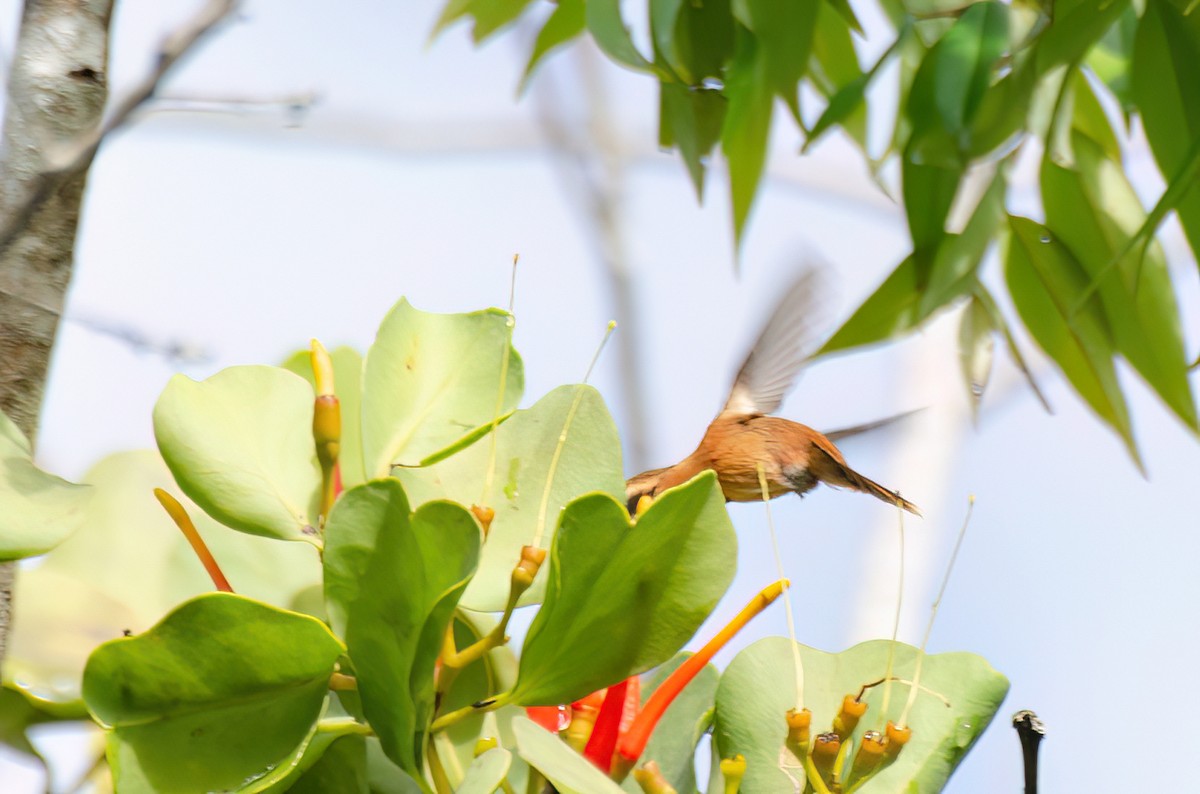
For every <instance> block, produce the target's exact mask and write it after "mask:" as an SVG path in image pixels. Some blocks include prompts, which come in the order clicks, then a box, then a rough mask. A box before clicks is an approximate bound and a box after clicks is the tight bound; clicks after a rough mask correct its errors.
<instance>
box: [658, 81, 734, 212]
mask: <svg viewBox="0 0 1200 794" xmlns="http://www.w3.org/2000/svg"><path fill="white" fill-rule="evenodd" d="M659 91H660V106H659V107H660V110H659V118H660V125H661V126H660V138H659V142H660V143H661V144H662V145H664V146H676V147H678V148H679V155H680V157H682V158H683V162H684V165H686V166H687V170H688V176H690V177H691V179H692V185H693V186H694V187H695V188H696V198H697V200H703V199H704V171H705V163H706V162H707V160H708V158H709V156H710V155H711V154H712V150H713V148H714V147H715V146H716V145H717V142H718V141H719V140H720V139H721V124H722V123H723V122H724V120H725V108H726V102H725V97H723V96H721V92H720V91H715V90H710V89H706V88H689V87H687V86H683V85H680V84H679V83H660V84H659Z"/></svg>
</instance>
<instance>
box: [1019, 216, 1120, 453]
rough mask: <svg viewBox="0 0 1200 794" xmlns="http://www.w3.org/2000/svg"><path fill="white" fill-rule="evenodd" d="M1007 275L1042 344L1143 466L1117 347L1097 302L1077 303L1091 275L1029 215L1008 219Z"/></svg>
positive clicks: (1023, 314)
mask: <svg viewBox="0 0 1200 794" xmlns="http://www.w3.org/2000/svg"><path fill="white" fill-rule="evenodd" d="M1009 225H1010V227H1011V229H1012V235H1011V240H1010V242H1009V245H1008V256H1007V258H1006V261H1005V276H1006V278H1007V280H1008V289H1009V293H1010V294H1011V295H1012V299H1013V303H1014V304H1015V305H1016V307H1017V313H1018V314H1020V315H1021V320H1022V321H1023V322H1024V323H1025V327H1026V328H1028V329H1029V333H1030V334H1031V335H1032V336H1033V338H1034V340H1036V341H1037V343H1038V345H1039V346H1040V347H1041V348H1042V350H1044V351H1045V352H1046V355H1048V356H1050V358H1051V359H1053V360H1054V362H1055V363H1057V364H1058V366H1059V368H1060V369H1061V370H1062V372H1063V374H1064V375H1066V376H1067V380H1069V381H1070V382H1071V385H1072V386H1074V387H1075V391H1076V392H1078V393H1079V396H1081V397H1083V399H1084V400H1085V401H1087V403H1088V404H1089V405H1090V406H1092V409H1093V410H1095V411H1096V413H1097V414H1098V415H1099V416H1100V418H1101V419H1102V420H1104V422H1105V423H1107V424H1108V425H1109V426H1110V427H1112V428H1113V429H1114V430H1116V431H1117V434H1118V435H1120V436H1121V439H1122V440H1123V441H1124V442H1125V445H1126V447H1127V448H1128V449H1129V454H1130V455H1131V456H1132V457H1133V459H1134V461H1135V462H1137V463H1138V465H1139V466H1140V465H1141V459H1140V457H1139V456H1138V452H1137V445H1136V444H1135V442H1134V440H1133V428H1132V426H1131V425H1130V421H1129V409H1128V407H1127V406H1126V404H1125V396H1124V394H1122V392H1121V386H1120V383H1119V382H1118V381H1117V373H1116V369H1115V368H1114V366H1113V355H1114V354H1115V353H1116V350H1115V349H1114V348H1113V344H1112V342H1111V340H1110V339H1109V331H1108V329H1107V327H1106V326H1105V323H1104V317H1103V313H1102V311H1101V309H1100V307H1099V306H1098V305H1097V303H1096V302H1095V301H1091V302H1088V303H1085V304H1084V305H1083V306H1082V307H1080V308H1079V310H1078V311H1076V310H1075V308H1074V307H1075V306H1076V305H1077V304H1078V303H1079V301H1080V299H1081V298H1082V296H1083V291H1084V289H1085V288H1086V286H1087V274H1086V273H1085V272H1084V270H1083V267H1082V265H1080V264H1079V263H1078V262H1077V261H1076V260H1075V258H1074V256H1072V255H1071V252H1070V251H1069V250H1067V248H1066V247H1065V246H1064V245H1063V244H1062V243H1061V242H1060V241H1058V240H1056V239H1054V237H1053V236H1051V234H1050V231H1049V230H1048V229H1047V228H1046V227H1044V226H1042V225H1041V224H1039V223H1035V222H1034V221H1031V220H1029V219H1028V218H1017V217H1010V218H1009Z"/></svg>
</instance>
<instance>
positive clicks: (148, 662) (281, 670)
mask: <svg viewBox="0 0 1200 794" xmlns="http://www.w3.org/2000/svg"><path fill="white" fill-rule="evenodd" d="M198 638H203V642H199V643H198V642H197V639H198ZM342 652H343V648H342V644H341V643H340V642H338V640H337V638H335V637H334V636H333V635H332V634H330V633H329V629H327V628H326V627H325V626H324V624H322V623H321V622H320V621H318V620H315V619H313V618H311V617H308V616H307V615H299V614H297V613H294V612H287V611H284V610H281V609H276V608H274V607H270V606H267V605H265V604H261V603H258V602H256V601H253V600H251V599H248V598H243V597H241V596H236V595H232V594H229V593H211V594H208V595H203V596H200V597H198V598H195V599H193V600H191V601H189V602H187V603H185V604H184V605H182V606H181V607H179V609H177V610H175V611H174V612H172V613H171V614H170V615H168V616H167V617H166V618H164V619H163V621H162V622H161V623H159V624H158V625H156V626H155V627H154V628H152V629H150V630H149V631H148V632H146V633H145V634H142V635H138V636H135V637H128V638H123V639H118V640H112V641H110V642H106V643H104V644H103V645H101V646H100V647H99V648H97V649H96V650H95V651H94V652H93V653H92V655H91V658H89V659H88V664H87V668H86V669H85V670H84V675H83V696H84V700H85V701H86V702H87V704H88V708H89V709H90V710H91V712H92V713H93V714H94V715H95V717H96V719H97V720H99V721H100V722H101V723H103V724H105V725H107V726H109V727H110V728H111V730H112V733H111V734H110V737H109V758H110V761H111V763H112V767H113V775H114V778H115V782H116V785H117V788H118V789H119V790H121V791H153V792H172V791H197V790H219V789H232V788H236V787H238V786H242V785H244V784H246V783H247V782H248V781H250V780H252V779H254V778H257V777H259V776H261V775H264V774H266V773H267V772H269V771H270V770H271V769H272V768H274V766H275V765H276V764H278V763H279V761H280V760H281V759H283V758H285V757H287V756H288V755H290V754H291V753H292V751H293V750H294V749H295V747H296V746H297V745H298V744H299V743H300V742H301V741H303V740H304V739H305V737H306V736H307V735H308V734H309V733H310V731H311V729H312V726H313V723H314V722H316V720H317V717H318V716H319V714H320V712H321V709H322V705H323V703H324V702H325V695H326V693H327V691H328V687H329V676H330V675H331V674H332V673H333V670H334V663H335V662H336V661H337V658H338V656H339V655H340V654H341V653H342Z"/></svg>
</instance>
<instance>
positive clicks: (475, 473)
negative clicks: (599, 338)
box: [396, 386, 625, 612]
mask: <svg viewBox="0 0 1200 794" xmlns="http://www.w3.org/2000/svg"><path fill="white" fill-rule="evenodd" d="M576 400H578V401H579V402H578V406H577V407H576V408H575V412H574V415H573V416H572V418H571V424H570V427H569V428H566V424H567V417H568V416H569V415H571V410H572V406H574V405H575V402H576ZM564 428H566V429H567V437H566V440H565V442H563V443H562V451H561V452H560V453H559V454H558V460H557V465H556V466H555V467H554V469H553V475H552V473H551V464H552V463H555V450H556V449H557V448H558V446H559V438H560V436H561V435H562V433H563V429H564ZM495 444H496V456H495V474H494V475H493V484H492V490H491V494H490V496H489V497H488V499H487V502H488V506H489V507H491V508H493V509H494V510H495V511H496V515H495V517H494V518H493V519H492V525H491V529H490V530H489V531H488V537H487V543H486V544H484V547H483V556H482V558H481V561H480V564H479V571H478V572H477V573H476V574H475V577H474V578H473V579H472V580H471V584H470V585H469V586H468V587H467V592H466V593H465V594H464V595H463V601H462V605H463V606H464V607H465V608H467V609H473V610H478V611H481V612H498V611H500V610H502V609H503V608H504V604H505V602H506V601H507V600H508V585H509V577H510V575H511V574H512V569H513V567H514V566H515V565H516V564H517V561H518V560H519V559H520V555H521V547H522V546H525V545H527V544H530V543H532V542H533V539H534V536H535V535H536V534H537V527H538V524H539V521H541V520H542V516H543V514H544V523H545V526H544V532H543V541H542V542H543V545H544V544H546V543H548V542H549V539H550V537H551V536H552V534H553V532H554V527H555V524H556V523H557V519H558V515H559V513H560V512H561V511H562V509H563V506H564V505H566V504H567V503H568V502H570V501H571V500H572V499H574V498H575V497H577V496H580V495H581V494H586V493H592V492H595V491H601V492H603V493H606V494H610V495H612V496H613V497H614V498H621V497H623V495H624V493H625V478H624V475H623V473H622V467H621V441H620V438H619V437H618V436H617V428H616V425H615V424H613V420H612V416H610V415H609V413H608V409H607V408H606V407H605V405H604V400H603V398H602V397H601V396H600V394H599V392H597V391H596V390H595V389H593V388H591V387H590V386H560V387H559V388H557V389H555V390H554V391H552V392H550V393H549V394H547V395H546V396H545V397H543V398H542V399H540V400H538V401H537V403H535V404H534V405H533V407H531V408H528V409H526V410H523V411H517V412H516V413H514V414H513V415H512V417H511V418H509V419H507V420H506V421H505V422H504V424H502V425H500V427H499V428H497V430H496V440H495ZM491 451H492V441H491V440H490V439H488V438H484V439H482V440H481V441H480V442H479V443H477V444H474V445H473V446H471V447H468V448H467V449H465V450H463V451H462V452H459V453H458V454H456V455H454V456H452V457H450V458H447V459H446V460H445V461H443V462H441V463H438V464H436V465H434V466H430V467H427V468H423V469H398V470H397V471H396V476H397V477H398V478H399V479H400V481H401V482H403V483H404V487H405V490H406V491H407V492H408V494H409V498H410V499H412V502H413V504H421V503H423V502H427V501H430V500H433V499H450V500H451V501H455V502H459V503H461V504H468V505H469V504H477V503H478V502H479V501H480V500H481V499H483V498H484V497H483V492H484V482H485V481H486V479H487V472H488V466H489V463H490V462H491V459H492V458H491ZM551 476H553V479H552V480H551ZM547 482H549V483H550V492H549V495H548V497H547V494H546V485H547ZM543 500H545V505H546V506H545V510H544V513H543V509H542V502H543ZM546 567H547V566H543V570H542V571H539V573H538V577H537V579H535V580H534V584H533V587H531V588H530V589H529V590H528V591H526V593H525V596H524V597H523V598H522V600H521V603H522V604H530V603H537V602H538V601H540V600H541V597H542V593H543V592H544V590H545V586H546V573H545V568H546Z"/></svg>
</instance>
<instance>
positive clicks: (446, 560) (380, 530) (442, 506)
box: [324, 478, 481, 777]
mask: <svg viewBox="0 0 1200 794" xmlns="http://www.w3.org/2000/svg"><path fill="white" fill-rule="evenodd" d="M325 534H326V543H325V554H324V560H325V597H326V601H327V605H328V610H329V617H330V623H331V625H332V626H333V628H334V630H335V631H336V632H337V633H338V634H339V635H341V636H342V637H345V639H346V645H347V647H348V649H349V655H350V658H351V659H352V660H353V662H354V669H355V673H356V675H357V678H358V689H359V692H360V693H361V695H362V704H363V711H364V713H365V714H366V717H367V720H368V721H369V722H370V723H371V727H372V728H374V729H375V733H376V735H377V736H378V737H379V740H380V743H381V744H382V746H383V749H384V752H386V753H387V755H388V757H389V758H391V759H392V760H393V761H395V762H396V763H397V764H399V765H400V767H401V768H403V769H404V770H405V771H407V772H409V773H410V774H412V775H413V776H414V777H417V776H420V775H421V774H422V759H423V757H424V746H425V735H426V733H425V732H426V730H427V728H428V725H429V721H430V719H431V717H432V713H433V699H434V686H433V684H434V681H433V671H434V663H435V662H436V661H437V656H438V653H439V652H440V651H441V648H442V640H443V638H444V636H445V633H446V626H447V625H449V623H450V619H451V617H452V616H453V614H454V608H455V606H457V604H458V599H459V597H460V596H461V595H462V591H463V590H464V589H465V588H466V586H467V581H468V580H469V579H470V577H471V574H472V573H474V571H475V567H476V566H477V565H478V563H479V546H480V543H481V533H480V531H479V525H478V524H476V523H475V519H474V518H473V517H472V516H471V514H470V513H468V512H467V511H466V510H465V509H464V508H463V507H461V506H459V505H456V504H451V503H449V502H433V503H430V504H426V505H423V506H422V507H421V508H420V509H418V510H417V511H416V512H415V513H410V512H409V506H408V499H407V498H406V497H405V494H404V489H403V488H402V487H401V485H400V482H399V481H398V480H395V479H393V478H387V479H383V480H373V481H370V482H367V483H364V484H363V485H359V486H356V487H355V488H351V489H350V490H348V491H346V492H345V493H344V494H342V496H341V498H340V499H339V500H338V502H337V504H336V505H334V508H333V511H332V512H331V513H330V516H329V521H328V523H327V524H326V527H325ZM397 582H401V583H403V586H402V587H398V586H397V585H396V583H397Z"/></svg>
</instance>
